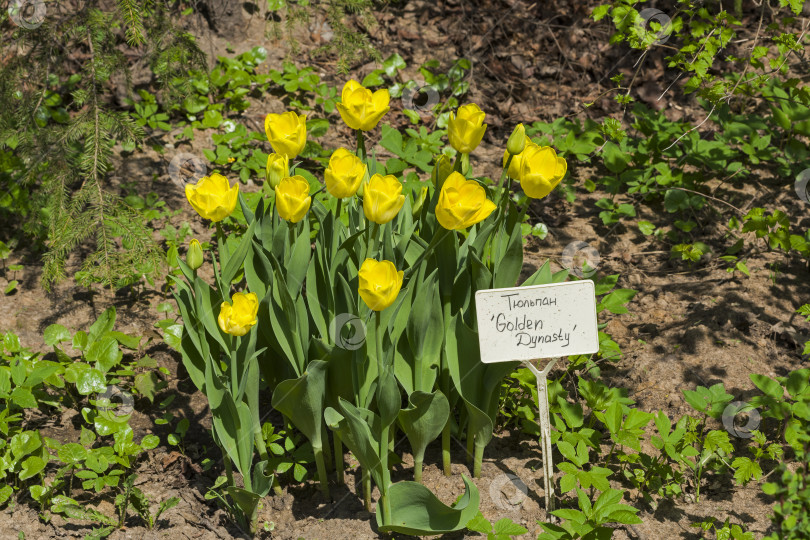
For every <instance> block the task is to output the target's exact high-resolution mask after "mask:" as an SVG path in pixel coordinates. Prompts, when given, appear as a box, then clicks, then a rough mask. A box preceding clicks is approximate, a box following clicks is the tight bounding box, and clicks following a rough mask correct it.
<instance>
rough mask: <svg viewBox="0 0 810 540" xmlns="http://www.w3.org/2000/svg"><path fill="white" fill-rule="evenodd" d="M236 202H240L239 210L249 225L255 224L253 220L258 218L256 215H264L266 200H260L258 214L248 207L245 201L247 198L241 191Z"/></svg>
mask: <svg viewBox="0 0 810 540" xmlns="http://www.w3.org/2000/svg"><path fill="white" fill-rule="evenodd" d="M236 200H238V201H239V208H240V209H241V210H242V215H243V216H245V221H246V222H247V224H248V225H250V224H252V223H253V220H254V219H255V218H256V214H261V213H262V209H263V206H264V199H259V204H258V205H257V206H256V214H254V213H253V210H251V209H250V206H248V204H247V201H246V200H245V197H244V196H243V195H242V192H241V191H240V192H239V194H238V195H237V199H236Z"/></svg>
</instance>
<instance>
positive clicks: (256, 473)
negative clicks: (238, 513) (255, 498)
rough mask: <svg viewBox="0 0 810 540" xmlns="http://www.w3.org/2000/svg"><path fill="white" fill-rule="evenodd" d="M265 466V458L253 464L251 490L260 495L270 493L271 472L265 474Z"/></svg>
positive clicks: (271, 485) (271, 484) (266, 463)
mask: <svg viewBox="0 0 810 540" xmlns="http://www.w3.org/2000/svg"><path fill="white" fill-rule="evenodd" d="M267 467H268V461H267V460H263V461H260V462H258V463H256V464H255V465H254V466H253V491H254V492H255V493H257V494H258V495H259V496H260V497H264V496H265V495H267V494H268V493H270V488H272V487H273V474H272V473H270V474H269V475H268V474H266V472H265V471H266V470H267Z"/></svg>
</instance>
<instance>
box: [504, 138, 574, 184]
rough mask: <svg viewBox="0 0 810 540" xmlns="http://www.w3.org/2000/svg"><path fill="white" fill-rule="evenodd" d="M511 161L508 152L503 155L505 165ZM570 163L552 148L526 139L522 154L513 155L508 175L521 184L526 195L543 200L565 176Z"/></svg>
mask: <svg viewBox="0 0 810 540" xmlns="http://www.w3.org/2000/svg"><path fill="white" fill-rule="evenodd" d="M508 159H509V152H508V150H507V151H506V152H504V155H503V165H504V167H505V166H506V162H507V161H508ZM567 170H568V163H567V162H566V161H565V158H563V157H561V156H558V155H557V152H555V151H554V149H553V148H551V147H550V146H539V145H537V144H535V143H534V142H532V140H531V139H526V146H525V148H524V149H523V151H522V152H521V153H520V154H517V155H512V161H511V162H510V163H509V170H508V171H507V174H509V176H511V177H512V178H514V179H516V180H518V181H519V182H520V187H522V188H523V191H524V193H526V195H527V196H529V197H531V198H532V199H542V198H543V197H545V196H546V195H548V194H549V193H551V192H552V190H554V188H555V187H557V184H559V183H560V181H561V180H562V179H563V177H564V176H565V173H566V172H567Z"/></svg>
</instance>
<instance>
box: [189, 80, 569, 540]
mask: <svg viewBox="0 0 810 540" xmlns="http://www.w3.org/2000/svg"><path fill="white" fill-rule="evenodd" d="M342 99H343V101H342V103H341V104H340V105H338V111H339V112H340V114H341V116H342V118H343V119H344V121H345V122H346V124H347V125H348V126H349V127H350V128H352V129H354V130H356V133H357V141H358V144H357V147H356V148H355V149H354V151H350V150H349V149H345V148H339V149H337V150H335V152H334V155H333V156H332V158H331V159H330V160H329V165H328V167H327V168H326V170H325V172H324V184H323V188H322V189H318V188H316V187H315V186H314V183H315V180H314V177H313V176H312V175H311V174H309V173H306V175H307V176H309V177H311V178H312V179H311V180H309V181H308V180H306V179H305V178H304V176H302V175H301V173H304V171H301V170H300V169H296V168H295V167H294V166H293V170H292V171H290V170H288V160H290V161H292V160H293V159H294V157H295V155H297V153H298V152H299V151H300V148H301V147H302V146H303V141H302V139H301V136H302V129H304V130H305V127H303V128H302V126H305V124H304V123H303V120H301V119H302V118H303V117H299V116H298V115H296V114H295V113H292V112H289V113H285V114H284V115H268V120H267V122H266V126H267V134H268V139H269V140H270V142H271V144H272V146H273V149H274V150H275V151H276V152H278V154H274V155H271V157H270V158H269V159H268V167H267V170H268V178H267V181H268V183H269V184H271V187H270V189H266V193H267V195H266V196H265V197H264V198H261V199H259V202H258V205H257V206H255V207H251V206H250V205H248V204H247V202H246V200H245V198H244V197H243V196H242V195H241V194H240V195H239V197H238V202H239V204H240V207H241V210H242V213H243V215H244V217H245V220H246V222H247V229H246V230H245V231H244V232H243V233H241V235H239V236H238V237H237V238H233V237H232V238H229V239H228V242H227V246H228V247H227V248H226V242H225V239H224V234H223V233H222V228H221V226H220V225H219V222H217V238H218V242H217V243H218V247H219V249H218V255H219V256H218V257H217V254H216V253H211V257H210V258H211V263H212V264H213V270H214V272H213V273H214V276H215V283H214V284H209V283H206V282H205V281H204V280H202V279H201V278H200V277H199V276H198V275H197V270H196V269H197V267H199V263H197V264H195V265H186V264H181V268H182V270H183V274H184V277H185V280H177V289H176V297H177V300H178V303H179V304H180V308H181V311H182V314H183V318H184V321H185V331H184V333H183V340H182V345H183V347H182V349H183V360H184V363H185V365H186V367H187V369H188V371H189V374H190V375H191V378H192V380H193V381H194V383H195V384H196V385H197V386H198V387H199V388H200V389H201V390H202V391H203V392H205V394H206V395H207V396H208V399H209V401H210V404H211V410H212V413H213V416H214V427H213V433H214V438H215V440H216V441H217V443H218V444H219V445H220V447H221V448H222V450H223V453H224V455H225V456H226V463H228V464H230V463H231V462H232V463H233V464H234V465H235V466H236V469H237V470H238V472H239V473H240V474H241V475H242V479H243V483H244V487H243V488H242V487H237V486H236V485H235V484H234V483H233V479H232V478H229V488H228V489H229V494H230V495H231V496H232V498H233V500H234V501H235V503H236V505H237V506H238V507H239V508H240V509H241V510H242V512H243V513H244V516H245V519H246V520H247V521H251V520H255V515H256V514H255V509H256V503H257V501H258V499H259V498H260V497H261V496H263V495H264V494H266V493H267V492H268V490H269V489H270V487H271V485H272V482H271V476H272V473H273V471H270V470H267V463H268V462H267V460H266V456H267V451H266V449H265V448H264V442H263V440H262V438H261V429H260V427H259V426H260V422H259V419H260V417H259V412H260V403H259V398H260V392H259V385H260V377H259V375H261V379H262V382H263V384H265V385H266V386H267V387H268V388H269V390H270V392H271V395H272V399H271V404H272V406H273V407H274V408H275V409H276V410H278V411H280V412H281V413H282V414H283V415H285V416H286V417H287V419H288V420H289V421H290V422H291V423H292V424H293V425H295V426H296V428H297V429H299V430H300V431H301V432H302V433H303V434H304V435H305V436H306V437H307V438H308V439H309V441H310V442H311V443H312V448H313V451H314V455H315V461H316V464H317V468H318V475H319V480H320V485H321V489H322V490H323V492H324V493H325V494H326V495H328V493H329V489H328V476H327V461H328V458H327V454H328V451H329V448H330V447H331V448H333V449H334V450H333V452H332V454H333V456H334V458H335V459H334V468H335V470H336V474H337V481H338V482H341V481H342V479H343V468H344V464H343V447H344V445H345V446H346V447H348V448H349V449H350V450H351V452H352V453H353V454H354V456H355V457H356V458H357V460H358V461H359V462H360V465H361V468H362V472H363V476H362V478H363V482H362V483H363V492H364V499H365V502H366V505H367V506H368V507H369V508H370V506H371V482H372V481H373V483H374V484H375V485H376V486H377V487H378V489H379V491H380V494H381V497H380V500H379V501H378V502H377V509H376V512H377V514H376V516H377V522H378V525H379V529H380V530H381V531H383V532H400V533H404V534H416V535H427V534H440V533H444V532H450V531H455V530H459V529H462V528H463V527H464V526H465V525H466V524H467V523H468V522H469V521H470V519H472V518H473V517H474V516H475V514H476V512H477V509H478V502H479V494H478V491H477V489H476V487H475V485H474V484H473V483H472V482H471V481H470V480H469V479H468V478H466V477H464V478H463V480H464V484H465V493H464V494H463V496H462V497H461V498H460V499H459V501H457V502H456V504H455V505H453V506H452V507H448V506H446V505H445V504H444V503H442V502H441V501H440V500H439V499H438V498H437V497H436V496H435V495H433V493H432V492H431V491H430V490H429V489H428V488H427V487H425V486H424V485H422V484H421V477H422V464H423V459H424V455H425V451H426V448H427V447H428V446H429V445H430V444H431V443H432V442H433V441H435V440H436V439H438V438H441V444H442V450H443V452H442V454H443V467H444V471H445V473H446V474H448V475H449V474H450V459H451V456H450V440H451V437H452V436H453V435H455V436H457V437H459V438H463V437H465V436H466V440H467V448H468V453H469V456H468V458H469V459H470V460H471V461H472V471H473V474H474V475H475V476H477V475H479V474H480V471H481V462H482V459H483V453H484V449H485V447H486V445H487V444H488V443H489V441H490V439H491V438H492V432H493V426H494V423H495V416H496V413H497V403H498V389H499V388H500V381H501V379H502V378H503V377H504V376H505V375H507V374H508V373H509V372H510V371H511V370H512V369H514V367H515V365H516V363H505V364H483V363H482V362H481V360H480V353H479V350H478V336H477V330H476V318H475V304H474V295H475V292H476V291H477V290H479V289H486V288H496V287H511V286H515V285H516V283H517V282H518V279H519V277H520V273H521V269H522V266H523V244H522V237H521V227H520V225H521V223H522V221H523V218H524V215H525V212H526V207H525V206H524V207H523V208H517V207H516V205H515V204H514V202H513V197H512V196H511V195H512V194H511V191H513V189H514V187H515V184H514V182H515V181H517V182H521V184H522V183H524V181H525V183H526V185H525V186H524V191H525V192H526V193H527V194H528V195H529V196H530V197H534V196H537V197H542V196H545V195H547V194H548V193H549V192H550V191H551V189H553V188H554V187H555V186H556V185H557V183H559V181H560V180H561V178H562V176H563V175H564V174H565V160H563V159H562V158H560V157H558V156H557V155H556V154H555V153H554V150H552V149H550V148H540V147H537V146H536V145H534V144H533V143H529V144H526V142H525V135H524V132H523V129H522V126H520V127H519V129H517V130H516V131H515V134H514V135H513V136H512V137H510V140H509V147H508V151H507V153H506V157H505V160H504V173H503V175H502V177H501V179H500V181H499V182H497V183H494V182H488V181H486V180H483V179H480V178H473V177H470V174H469V173H470V171H469V159H468V156H466V155H465V154H467V153H469V152H471V151H473V150H474V149H475V148H476V147H477V146H478V144H479V143H480V141H481V139H482V137H483V134H484V131H485V130H486V124H484V118H485V113H484V112H483V111H481V110H480V108H478V106H476V105H473V104H470V105H466V106H464V107H461V108H460V109H459V111H458V113H457V115H454V116H453V117H452V119H451V122H450V124H449V137H448V138H449V141H450V144H451V145H452V146H453V147H454V148H456V150H457V151H458V152H459V154H458V157H457V158H456V160H455V163H453V162H452V161H451V160H450V159H448V158H447V157H446V156H439V157H437V159H436V160H435V162H436V165H435V167H434V170H433V173H432V175H431V178H430V180H431V181H429V182H428V181H426V182H424V184H423V186H420V188H418V189H414V188H411V187H406V186H405V185H403V183H402V181H401V180H400V179H399V178H398V177H397V176H395V175H393V174H386V171H385V170H384V168H383V167H382V166H381V165H380V164H379V163H377V162H376V160H374V159H369V158H368V156H367V155H366V151H365V136H366V135H365V132H367V131H370V130H373V129H374V128H375V127H376V126H377V124H378V123H379V122H380V120H381V118H382V117H383V116H384V115H385V114H386V112H387V111H388V110H389V107H388V94H387V92H384V91H378V92H374V93H372V92H371V91H369V90H367V89H365V88H363V87H362V86H360V85H359V84H357V83H356V82H354V81H350V82H349V83H347V84H346V87H345V88H344V90H343V94H342ZM304 134H305V131H304ZM524 152H528V153H527V155H525V156H522V154H523V153H524ZM462 171H464V172H466V173H467V174H466V175H465V174H464V173H463V172H462ZM280 174H284V175H285V176H284V177H283V178H279V175H280ZM290 175H292V176H290ZM506 178H508V181H506V182H504V180H505V179H506ZM206 189H208V191H201V190H199V189H198V190H197V191H196V192H195V191H194V189H193V188H192V189H191V190H190V193H192V194H194V193H203V194H205V198H204V199H200V200H204V201H211V202H210V206H211V207H212V209H211V210H209V209H208V207H207V206H205V205H204V204H203V203H201V202H199V201H198V202H195V200H196V199H192V198H191V196H189V200H190V201H191V202H192V204H193V205H194V208H195V209H197V208H198V205H199V206H201V207H204V209H205V210H206V212H208V214H206V213H203V212H200V213H201V215H202V216H203V217H207V218H209V219H214V218H213V217H209V216H214V217H219V215H220V213H221V208H222V207H223V205H225V204H226V203H227V202H228V201H230V198H229V197H230V196H231V195H230V192H229V191H228V189H229V188H228V186H227V185H220V184H219V183H217V184H216V185H214V184H212V185H211V186H209V187H208V188H206ZM217 190H219V191H220V192H221V193H220V192H217ZM197 197H201V195H197ZM220 199H221V200H222V201H224V202H219V201H220ZM213 209H216V211H214V210H213ZM231 210H233V206H231ZM198 211H199V210H198ZM196 249H198V246H195V250H196ZM195 253H196V251H195ZM195 261H199V257H198V256H195ZM565 278H566V273H565V272H560V273H557V274H552V273H551V271H550V269H549V266H548V264H546V265H544V266H543V267H542V268H541V269H540V270H538V271H537V272H536V273H535V274H534V275H532V276H531V277H529V278H528V279H527V280H526V281H524V283H523V284H524V285H535V284H540V283H550V282H553V281H561V280H564V279H565ZM236 291H240V292H236ZM352 331H353V333H352ZM452 411H461V415H460V416H459V417H458V418H456V417H454V414H453V413H452ZM397 430H399V431H401V432H402V433H404V435H405V437H406V438H407V440H408V441H409V443H410V447H411V451H412V454H413V457H414V473H413V474H414V481H400V482H397V483H393V482H392V481H391V478H390V466H389V463H390V456H391V455H392V452H396V451H397V450H398V449H397V448H396V447H395V446H394V443H395V441H396V437H395V436H394V434H395V432H396V431H397ZM330 434H331V437H332V441H331V444H330V441H329V435H330ZM256 455H258V460H256V459H254V458H255V456H256ZM230 470H231V469H230V467H229V468H228V469H227V471H228V473H229V476H230Z"/></svg>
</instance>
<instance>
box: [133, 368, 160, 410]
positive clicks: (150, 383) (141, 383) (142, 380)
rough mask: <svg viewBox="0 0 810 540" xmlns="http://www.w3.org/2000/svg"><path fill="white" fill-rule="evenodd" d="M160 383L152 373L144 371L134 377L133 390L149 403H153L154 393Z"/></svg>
mask: <svg viewBox="0 0 810 540" xmlns="http://www.w3.org/2000/svg"><path fill="white" fill-rule="evenodd" d="M160 382H161V381H160V378H159V377H158V376H157V374H156V373H155V372H154V371H146V372H144V373H138V374H137V375H135V389H136V390H137V391H138V392H139V393H140V394H141V395H142V396H143V397H145V398H146V399H148V400H149V401H150V403H154V402H155V393H156V392H157V390H158V385H159V384H160Z"/></svg>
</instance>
